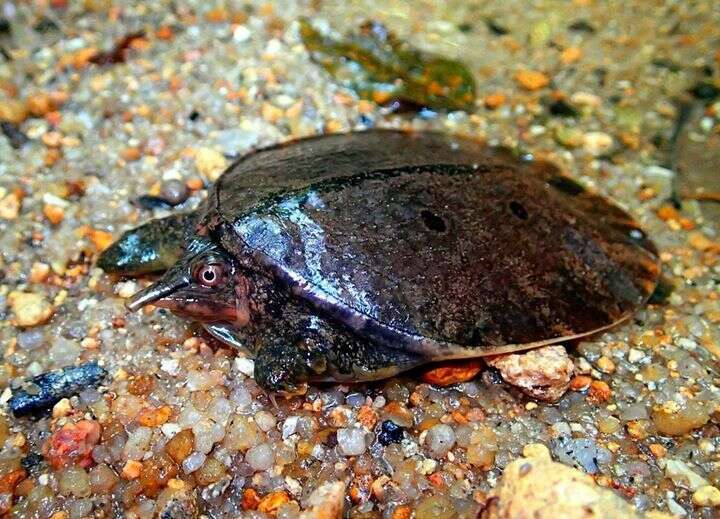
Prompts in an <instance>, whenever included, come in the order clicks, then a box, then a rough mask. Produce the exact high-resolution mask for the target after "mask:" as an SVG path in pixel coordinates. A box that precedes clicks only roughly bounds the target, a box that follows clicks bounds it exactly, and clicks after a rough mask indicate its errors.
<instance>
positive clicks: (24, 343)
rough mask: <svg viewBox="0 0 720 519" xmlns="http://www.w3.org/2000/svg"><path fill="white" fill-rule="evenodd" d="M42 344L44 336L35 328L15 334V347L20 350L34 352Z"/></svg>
mask: <svg viewBox="0 0 720 519" xmlns="http://www.w3.org/2000/svg"><path fill="white" fill-rule="evenodd" d="M44 343H45V334H44V333H43V331H42V330H39V329H37V328H36V329H32V330H27V331H24V332H20V333H18V334H17V346H18V348H20V349H22V350H35V349H37V348H39V347H40V346H42V345H43V344H44Z"/></svg>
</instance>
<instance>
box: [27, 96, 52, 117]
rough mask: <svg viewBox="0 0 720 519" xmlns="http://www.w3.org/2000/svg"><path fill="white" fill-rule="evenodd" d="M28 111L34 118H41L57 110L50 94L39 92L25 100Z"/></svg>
mask: <svg viewBox="0 0 720 519" xmlns="http://www.w3.org/2000/svg"><path fill="white" fill-rule="evenodd" d="M26 104H27V109H28V111H29V112H30V113H31V114H32V115H34V116H35V117H42V116H44V115H45V114H47V113H48V112H52V111H53V110H55V109H56V108H57V105H56V103H55V102H54V101H53V98H52V97H51V96H50V94H47V93H44V92H41V93H37V94H33V95H31V96H29V97H28V98H27V100H26Z"/></svg>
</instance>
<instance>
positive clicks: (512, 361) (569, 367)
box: [487, 346, 574, 402]
mask: <svg viewBox="0 0 720 519" xmlns="http://www.w3.org/2000/svg"><path fill="white" fill-rule="evenodd" d="M487 363H488V364H489V365H491V366H493V367H495V368H497V369H498V370H499V371H500V374H501V375H502V377H503V379H504V380H505V381H506V382H508V383H510V384H512V385H515V386H518V387H519V388H520V389H521V390H522V391H523V392H524V393H526V394H528V395H530V396H532V397H534V398H537V399H538V400H543V401H546V402H557V401H558V400H559V399H560V397H561V396H562V395H564V394H565V392H566V391H567V389H568V387H569V385H570V377H571V376H572V373H573V369H574V365H573V363H572V360H570V357H569V356H568V354H567V351H566V350H565V348H564V347H563V346H545V347H542V348H537V349H534V350H530V351H528V352H523V353H520V354H518V353H511V354H508V355H498V356H497V357H492V358H490V359H488V360H487Z"/></svg>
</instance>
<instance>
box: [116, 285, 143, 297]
mask: <svg viewBox="0 0 720 519" xmlns="http://www.w3.org/2000/svg"><path fill="white" fill-rule="evenodd" d="M137 291H138V284H137V283H136V282H135V281H123V282H121V283H118V284H117V285H115V293H116V294H117V295H119V296H120V297H122V298H123V299H127V298H129V297H131V296H132V295H134V294H135V292H137Z"/></svg>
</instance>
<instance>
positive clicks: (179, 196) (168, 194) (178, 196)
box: [160, 180, 190, 206]
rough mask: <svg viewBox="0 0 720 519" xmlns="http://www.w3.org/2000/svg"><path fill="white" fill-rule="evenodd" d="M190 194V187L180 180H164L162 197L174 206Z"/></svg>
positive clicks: (161, 191) (161, 189) (161, 190)
mask: <svg viewBox="0 0 720 519" xmlns="http://www.w3.org/2000/svg"><path fill="white" fill-rule="evenodd" d="M188 196H190V188H189V187H188V186H187V185H186V184H185V183H184V182H182V181H180V180H168V181H166V182H163V185H162V187H161V188H160V198H162V199H163V200H164V201H165V202H167V203H168V204H170V205H172V206H176V205H180V204H182V203H183V202H184V201H185V200H187V199H188Z"/></svg>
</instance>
